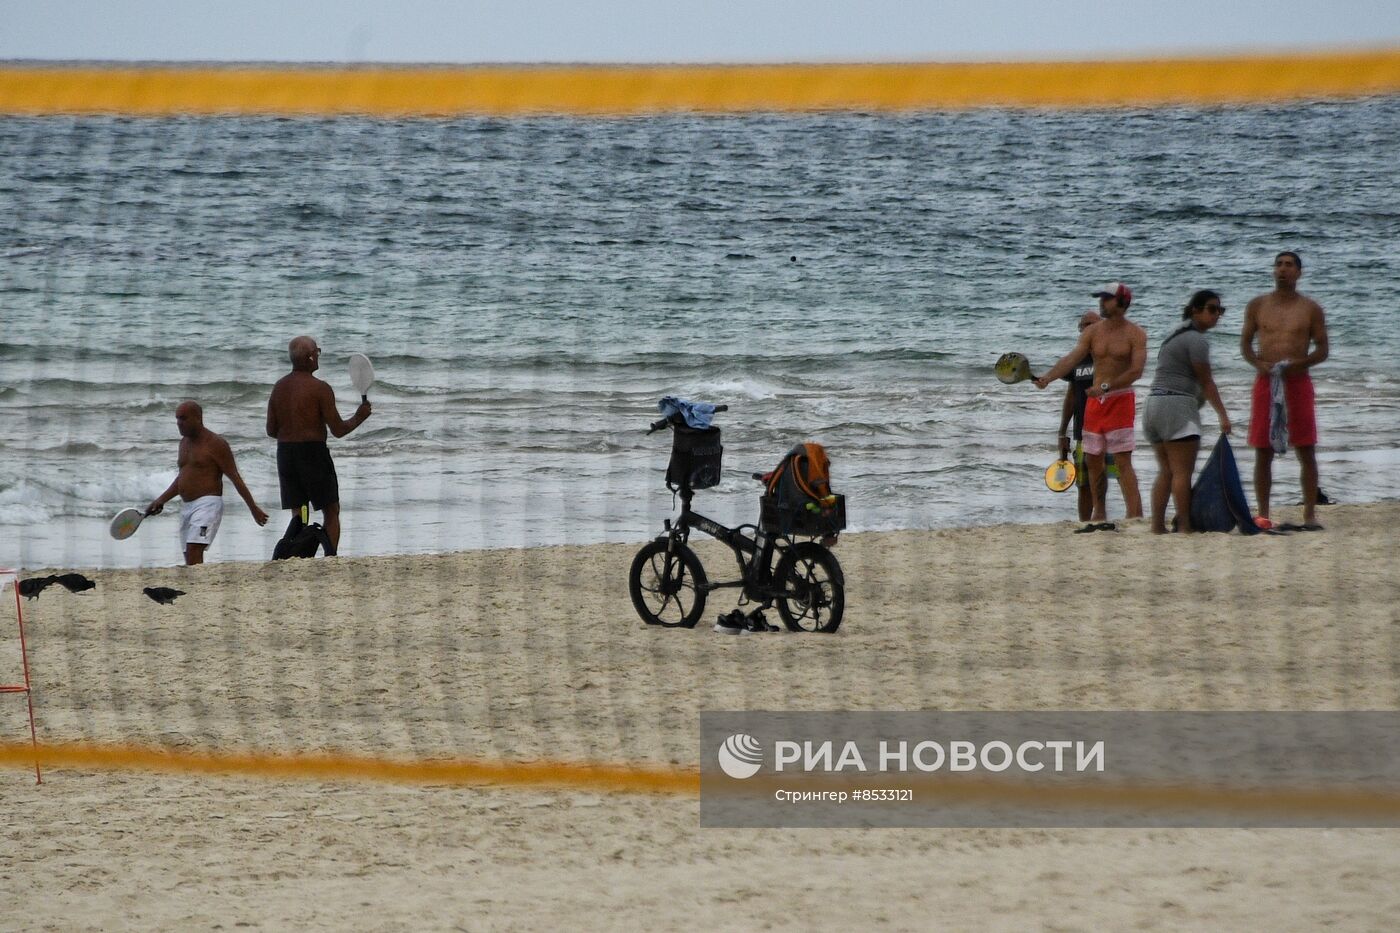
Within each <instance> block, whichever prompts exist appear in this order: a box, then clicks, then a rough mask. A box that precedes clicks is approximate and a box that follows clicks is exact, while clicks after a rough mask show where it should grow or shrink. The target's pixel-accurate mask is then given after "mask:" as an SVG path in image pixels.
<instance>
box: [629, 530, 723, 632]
mask: <svg viewBox="0 0 1400 933" xmlns="http://www.w3.org/2000/svg"><path fill="white" fill-rule="evenodd" d="M707 582H708V581H707V580H706V578H705V568H704V567H703V566H701V564H700V558H698V557H696V556H695V552H694V551H692V550H691V549H690V548H689V547H687V546H686V545H684V544H682V543H680V542H679V541H675V542H672V541H668V540H667V539H665V538H661V539H659V540H656V541H652V542H651V543H650V544H648V545H646V546H645V547H643V548H642V549H641V550H640V551H638V552H637V556H636V557H635V558H633V560H632V570H631V572H630V573H628V575H627V588H628V589H629V590H630V591H631V593H632V605H633V606H635V607H636V609H637V615H639V616H641V617H642V621H643V622H645V623H646V624H647V625H664V626H666V627H667V628H695V623H697V622H699V621H700V616H701V615H702V614H703V613H704V612H705V596H706V595H707V594H706V592H705V589H704V587H705V584H706V583H707Z"/></svg>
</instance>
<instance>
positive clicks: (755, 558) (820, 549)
mask: <svg viewBox="0 0 1400 933" xmlns="http://www.w3.org/2000/svg"><path fill="white" fill-rule="evenodd" d="M727 410H728V406H725V405H720V406H717V407H716V408H715V411H716V412H722V411H727ZM663 427H669V428H670V429H671V431H672V436H673V447H672V461H671V467H670V468H668V470H667V488H669V489H671V490H672V491H673V492H675V493H676V494H677V495H678V496H679V497H680V500H681V514H680V517H679V518H677V519H676V520H675V521H674V522H673V521H672V520H671V519H669V518H668V519H665V520H664V522H663V531H662V533H661V534H660V535H658V536H657V537H656V538H655V539H654V540H653V541H651V542H649V543H647V544H646V545H644V546H643V547H642V549H641V550H639V551H638V552H637V556H636V557H635V558H634V559H633V560H632V567H631V570H630V571H629V573H628V590H629V591H630V592H631V595H632V604H633V606H634V607H635V608H636V610H637V614H638V615H640V616H641V617H642V621H644V622H646V623H647V624H648V625H660V626H664V627H666V628H694V627H695V625H696V623H698V622H699V621H700V617H701V616H702V615H703V614H704V612H705V601H706V599H707V598H708V596H709V594H710V593H712V592H713V591H715V590H718V589H724V588H730V587H735V588H741V593H740V598H739V606H744V605H745V604H747V603H750V602H751V603H756V604H757V608H755V609H754V610H752V611H751V612H749V613H747V614H744V613H742V612H741V610H740V609H739V608H736V609H735V610H734V612H733V613H730V614H729V616H727V617H722V624H723V622H724V620H725V619H727V620H729V621H730V622H731V623H737V620H738V619H739V618H740V617H742V618H743V620H744V625H743V630H744V631H749V632H763V631H777V628H776V627H774V626H770V625H768V623H767V620H766V619H765V618H764V616H763V611H764V610H766V609H769V608H771V607H772V606H774V605H775V604H776V605H777V609H778V615H779V617H780V618H781V619H782V620H783V624H784V625H785V626H787V628H788V630H789V631H792V632H834V631H836V629H837V627H839V626H840V624H841V617H842V615H843V614H844V612H845V607H846V582H845V575H844V574H843V572H842V570H841V564H840V562H838V561H837V559H836V555H835V554H833V553H832V552H831V550H830V548H828V547H827V546H826V545H825V544H824V543H819V542H818V541H817V540H814V539H816V538H819V537H820V538H823V539H825V540H826V541H829V542H831V543H832V544H834V543H835V539H836V535H837V533H839V531H840V529H842V528H844V527H845V524H846V521H845V499H844V498H843V497H839V496H838V497H836V498H837V500H838V501H837V505H836V507H835V509H833V510H832V513H831V515H830V516H827V517H826V518H825V519H824V520H821V521H818V520H817V519H816V518H815V517H810V516H809V520H807V521H801V520H799V521H798V522H797V523H796V527H793V524H794V523H793V522H792V521H790V520H785V519H784V518H783V517H781V516H779V515H778V514H777V505H776V503H774V502H772V501H771V499H770V497H768V496H763V497H762V498H761V499H760V514H759V523H758V524H757V525H753V524H742V525H738V526H736V527H734V528H728V527H726V526H724V525H722V524H720V523H719V522H717V521H714V520H713V519H710V518H706V517H705V516H704V515H701V514H700V513H699V512H696V511H695V510H694V509H692V508H691V500H692V499H693V498H694V495H695V486H696V483H695V482H694V481H695V480H697V479H698V480H700V483H701V485H700V488H706V487H708V486H714V485H716V484H718V482H719V460H720V455H721V453H722V451H723V448H722V447H719V443H718V434H719V429H718V428H712V429H705V430H697V429H694V428H690V427H688V426H687V425H686V423H685V420H684V418H683V417H682V416H681V415H679V414H673V415H671V416H670V417H668V418H663V419H661V420H660V421H657V422H654V423H653V424H652V425H651V426H650V430H648V431H647V433H648V434H653V433H655V432H656V431H658V430H661V429H662V428H663ZM711 432H712V433H711ZM678 460H679V461H680V465H679V467H678V466H677V461H678ZM673 474H674V478H675V480H676V482H672V479H673ZM752 475H753V478H754V479H756V480H759V481H760V482H763V481H764V479H765V478H764V475H763V474H761V473H754V474H752ZM783 525H787V526H788V527H789V529H790V531H789V532H788V533H785V532H783V531H781V530H779V528H780V527H782V526H783ZM692 530H696V531H701V532H704V533H705V534H707V535H709V536H710V537H712V538H715V539H717V540H719V541H721V542H723V543H724V544H726V545H728V547H729V549H730V550H731V551H733V552H734V557H735V560H736V561H737V562H738V565H739V579H737V580H729V581H724V582H719V583H711V582H710V581H709V576H708V575H707V574H706V572H705V567H704V565H703V564H702V563H701V561H700V558H699V556H698V555H697V554H696V553H695V551H694V550H692V549H691V547H690V545H689V540H690V533H691V531H692ZM797 538H807V539H809V540H797ZM775 557H776V558H777V564H776V566H775V565H774V563H773V561H774V558H775Z"/></svg>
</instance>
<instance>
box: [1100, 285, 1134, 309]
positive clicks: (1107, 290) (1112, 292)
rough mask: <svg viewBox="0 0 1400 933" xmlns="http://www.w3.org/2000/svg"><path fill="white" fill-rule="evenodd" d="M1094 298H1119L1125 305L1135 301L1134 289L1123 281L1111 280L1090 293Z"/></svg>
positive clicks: (1120, 302)
mask: <svg viewBox="0 0 1400 933" xmlns="http://www.w3.org/2000/svg"><path fill="white" fill-rule="evenodd" d="M1089 294H1090V295H1091V296H1093V297H1094V298H1117V299H1118V303H1119V304H1121V305H1122V306H1123V307H1125V308H1126V307H1127V306H1128V305H1130V304H1132V303H1133V290H1132V289H1131V288H1129V287H1128V286H1126V285H1124V284H1123V283H1122V282H1109V283H1108V284H1107V285H1104V286H1102V287H1100V288H1096V289H1094V290H1093V291H1092V292H1090V293H1089Z"/></svg>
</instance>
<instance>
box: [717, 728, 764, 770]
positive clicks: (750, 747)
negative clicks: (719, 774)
mask: <svg viewBox="0 0 1400 933" xmlns="http://www.w3.org/2000/svg"><path fill="white" fill-rule="evenodd" d="M719 766H720V770H722V771H723V772H724V773H725V774H727V775H729V776H730V777H732V778H735V779H736V780H740V781H742V780H743V779H744V778H751V777H753V776H754V775H755V774H757V773H758V769H759V768H762V767H763V746H762V745H760V744H759V742H758V739H756V738H754V737H753V736H751V735H748V734H747V733H744V732H736V733H735V734H733V735H731V736H730V737H729V738H727V739H725V740H724V742H723V744H721V745H720V747H719Z"/></svg>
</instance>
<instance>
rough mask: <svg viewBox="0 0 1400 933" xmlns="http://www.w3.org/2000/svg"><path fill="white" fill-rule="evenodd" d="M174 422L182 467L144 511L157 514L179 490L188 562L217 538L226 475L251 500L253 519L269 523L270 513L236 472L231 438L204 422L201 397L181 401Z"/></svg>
mask: <svg viewBox="0 0 1400 933" xmlns="http://www.w3.org/2000/svg"><path fill="white" fill-rule="evenodd" d="M175 426H176V427H177V428H179V430H180V454H179V457H178V460H177V462H178V464H179V467H180V472H179V473H178V474H177V475H176V477H175V482H173V483H171V484H170V488H169V489H167V490H166V491H165V492H163V493H161V494H160V496H159V497H158V498H157V499H156V500H155V501H154V502H152V503H151V504H150V505H148V506H147V507H146V514H147V515H157V514H159V513H160V512H161V511H163V510H164V509H165V503H167V502H169V501H170V500H171V499H173V498H175V496H177V495H178V496H179V497H180V498H181V499H182V500H184V503H185V504H184V505H183V506H181V507H180V546H181V547H182V548H183V549H184V553H185V563H186V564H202V563H204V552H205V550H206V549H208V547H209V545H211V544H213V543H214V536H215V535H216V534H218V533H219V523H220V522H221V521H222V520H223V517H224V477H225V476H227V477H228V478H229V479H230V480H232V482H233V488H234V489H236V490H238V494H239V495H240V496H242V497H243V501H244V502H246V503H248V511H250V512H252V513H253V521H255V522H257V523H258V524H259V525H266V524H267V513H266V512H264V511H263V510H262V509H260V508H258V504H257V503H256V502H254V501H253V494H252V493H251V492H249V491H248V487H247V486H246V485H244V483H243V477H242V476H239V475H238V465H237V464H235V463H234V462H233V450H232V449H231V448H230V447H229V446H228V441H226V440H224V439H223V438H222V437H220V436H219V435H217V434H215V433H214V432H213V431H211V430H209V429H208V428H206V427H205V426H204V410H203V409H202V408H200V407H199V404H198V403H197V402H181V403H180V405H179V407H177V408H176V409H175Z"/></svg>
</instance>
